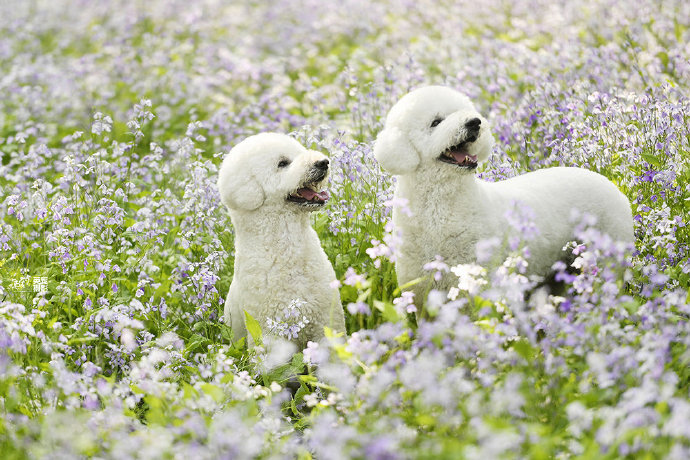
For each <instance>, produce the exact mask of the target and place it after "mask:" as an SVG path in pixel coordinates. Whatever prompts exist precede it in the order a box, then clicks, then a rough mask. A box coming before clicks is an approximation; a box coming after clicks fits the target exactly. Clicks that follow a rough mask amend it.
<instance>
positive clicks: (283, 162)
mask: <svg viewBox="0 0 690 460" xmlns="http://www.w3.org/2000/svg"><path fill="white" fill-rule="evenodd" d="M289 164H290V160H288V159H287V158H281V160H280V161H279V162H278V167H279V168H284V167H286V166H287V165H289Z"/></svg>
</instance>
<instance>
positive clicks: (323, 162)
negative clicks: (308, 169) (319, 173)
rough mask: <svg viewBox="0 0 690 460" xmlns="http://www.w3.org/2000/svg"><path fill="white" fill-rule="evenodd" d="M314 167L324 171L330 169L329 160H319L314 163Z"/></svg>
mask: <svg viewBox="0 0 690 460" xmlns="http://www.w3.org/2000/svg"><path fill="white" fill-rule="evenodd" d="M314 167H315V168H317V169H323V170H324V171H325V170H326V169H328V158H324V159H323V160H319V161H317V162H316V163H314Z"/></svg>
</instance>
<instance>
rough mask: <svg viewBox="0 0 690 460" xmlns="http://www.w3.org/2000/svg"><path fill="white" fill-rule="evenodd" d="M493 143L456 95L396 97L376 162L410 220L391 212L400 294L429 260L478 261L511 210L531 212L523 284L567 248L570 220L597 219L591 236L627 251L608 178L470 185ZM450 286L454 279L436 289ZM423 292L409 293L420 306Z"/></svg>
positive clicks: (438, 90)
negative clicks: (603, 236)
mask: <svg viewBox="0 0 690 460" xmlns="http://www.w3.org/2000/svg"><path fill="white" fill-rule="evenodd" d="M492 145H493V141H492V139H491V134H490V132H489V129H488V126H487V123H486V120H484V119H483V118H482V117H481V116H480V115H479V114H478V113H477V111H476V110H475V109H474V106H473V105H472V104H471V102H470V101H469V100H468V99H467V98H466V97H465V96H463V95H461V94H460V93H458V92H456V91H454V90H451V89H449V88H443V87H435V86H432V87H426V88H421V89H418V90H415V91H413V92H412V93H410V94H408V95H407V96H405V97H403V98H402V99H401V100H400V101H399V102H398V103H397V104H396V105H395V106H394V107H393V108H392V109H391V111H390V113H389V115H388V118H387V120H386V125H385V128H384V130H383V131H382V132H381V133H380V134H379V137H378V139H377V141H376V145H375V147H374V153H375V155H376V158H377V159H378V160H379V162H380V163H381V165H382V166H383V168H384V169H386V170H388V171H390V172H392V173H393V174H396V175H397V176H398V178H397V187H396V192H395V195H396V197H398V198H405V199H407V200H408V201H409V205H408V206H409V210H410V211H411V212H412V214H413V215H412V217H408V216H407V215H406V214H404V213H403V212H401V210H399V209H394V210H393V221H394V223H395V225H396V228H398V229H401V230H402V246H401V248H400V254H399V256H398V260H397V262H396V272H397V276H398V282H399V284H400V285H403V284H405V283H407V282H409V281H412V280H414V279H416V278H419V277H421V276H423V275H424V274H425V273H424V271H423V268H422V267H423V265H424V264H425V263H427V262H430V261H431V260H433V259H434V257H435V256H436V255H440V256H442V257H443V258H444V260H445V262H446V263H447V264H448V265H449V266H453V265H457V264H461V263H470V262H473V261H475V260H476V252H475V250H476V244H477V242H478V241H480V240H483V239H487V238H491V237H499V238H501V237H503V236H504V235H506V231H507V229H508V227H509V226H508V222H507V220H506V213H507V212H508V211H509V209H510V206H511V205H513V203H514V202H519V203H522V204H524V205H526V206H527V207H529V208H531V210H532V211H533V213H534V219H535V224H536V227H537V228H538V230H539V236H538V237H537V238H535V239H534V240H533V241H530V242H529V249H530V253H531V256H530V259H529V266H528V274H537V275H546V274H548V272H549V270H550V268H551V266H552V265H553V263H554V262H556V261H557V260H559V258H561V257H562V256H563V252H562V248H563V246H564V245H565V244H566V243H567V242H569V241H571V240H572V239H573V223H572V222H571V220H570V217H571V212H572V211H573V210H578V211H579V212H581V213H588V214H591V215H593V216H595V217H596V218H597V227H598V228H599V229H600V230H602V231H603V232H605V233H608V234H609V235H610V236H611V237H612V238H613V239H614V240H623V241H626V242H628V241H632V240H633V229H632V227H633V225H632V216H631V211H630V204H629V202H628V200H627V198H626V197H625V196H624V195H623V194H622V193H621V192H620V191H619V190H618V189H617V188H616V186H615V185H614V184H612V183H611V182H610V181H609V180H608V179H606V178H605V177H603V176H601V175H599V174H597V173H594V172H591V171H588V170H585V169H580V168H549V169H544V170H540V171H535V172H532V173H528V174H525V175H522V176H518V177H515V178H512V179H509V180H505V181H501V182H493V183H492V182H485V181H482V180H479V179H477V178H476V177H475V174H474V170H475V168H476V166H477V164H478V162H480V161H483V160H485V159H486V158H488V156H489V153H490V151H491V147H492ZM455 284H457V279H456V278H455V277H454V275H453V274H447V275H446V276H445V277H444V278H443V279H442V280H441V281H440V282H438V283H435V285H434V287H435V288H438V289H444V290H447V289H449V288H450V287H451V286H452V285H455ZM427 289H428V286H423V285H417V286H416V287H415V288H413V291H414V292H415V297H416V299H417V302H418V303H423V301H424V300H425V299H424V295H425V294H426V290H427Z"/></svg>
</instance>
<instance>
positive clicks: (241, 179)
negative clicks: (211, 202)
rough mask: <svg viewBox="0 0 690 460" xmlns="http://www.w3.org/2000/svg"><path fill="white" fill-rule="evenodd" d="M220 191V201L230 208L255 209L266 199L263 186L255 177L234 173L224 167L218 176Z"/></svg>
mask: <svg viewBox="0 0 690 460" xmlns="http://www.w3.org/2000/svg"><path fill="white" fill-rule="evenodd" d="M224 172H225V174H223V173H224ZM218 191H219V192H220V201H222V202H223V204H224V205H225V206H227V207H228V208H230V209H237V210H244V211H253V210H255V209H257V208H258V207H259V206H261V205H262V204H263V203H264V200H265V199H266V195H265V194H264V190H263V188H262V187H261V185H260V184H259V182H258V181H257V180H256V179H255V178H254V177H252V176H251V175H243V174H237V173H236V174H232V173H228V172H227V171H223V170H222V169H221V175H220V176H219V177H218Z"/></svg>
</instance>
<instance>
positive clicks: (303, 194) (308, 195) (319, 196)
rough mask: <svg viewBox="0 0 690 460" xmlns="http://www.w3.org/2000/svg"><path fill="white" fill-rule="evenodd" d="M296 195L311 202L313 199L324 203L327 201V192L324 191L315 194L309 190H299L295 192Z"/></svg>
mask: <svg viewBox="0 0 690 460" xmlns="http://www.w3.org/2000/svg"><path fill="white" fill-rule="evenodd" d="M297 193H298V194H299V196H301V197H302V198H304V199H307V200H309V201H312V200H313V199H314V198H317V199H318V200H320V201H326V200H327V199H328V192H327V191H325V190H324V191H323V192H315V191H313V190H312V189H310V188H301V189H299V190H297Z"/></svg>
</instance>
